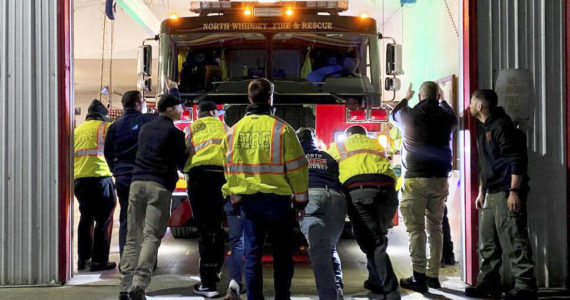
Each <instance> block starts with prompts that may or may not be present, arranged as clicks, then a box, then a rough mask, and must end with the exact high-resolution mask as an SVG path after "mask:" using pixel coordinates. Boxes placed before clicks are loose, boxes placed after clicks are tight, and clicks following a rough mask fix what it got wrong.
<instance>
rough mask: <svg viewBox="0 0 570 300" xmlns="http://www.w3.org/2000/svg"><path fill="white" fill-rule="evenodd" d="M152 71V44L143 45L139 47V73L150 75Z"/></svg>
mask: <svg viewBox="0 0 570 300" xmlns="http://www.w3.org/2000/svg"><path fill="white" fill-rule="evenodd" d="M151 73H152V46H151V45H142V46H139V47H138V66H137V74H138V75H144V76H150V75H151Z"/></svg>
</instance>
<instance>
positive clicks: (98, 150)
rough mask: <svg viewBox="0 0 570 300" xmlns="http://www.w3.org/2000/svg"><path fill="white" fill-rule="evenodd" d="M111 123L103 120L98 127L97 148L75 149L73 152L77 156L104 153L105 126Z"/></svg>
mask: <svg viewBox="0 0 570 300" xmlns="http://www.w3.org/2000/svg"><path fill="white" fill-rule="evenodd" d="M108 124H109V123H107V122H101V124H99V126H98V127H97V148H87V149H79V150H77V151H75V152H74V153H73V154H74V156H75V157H83V156H98V155H104V151H103V149H104V147H105V127H106V126H107V125H108Z"/></svg>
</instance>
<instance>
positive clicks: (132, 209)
mask: <svg viewBox="0 0 570 300" xmlns="http://www.w3.org/2000/svg"><path fill="white" fill-rule="evenodd" d="M157 107H158V111H159V113H160V116H159V117H158V118H156V119H155V120H154V121H151V122H149V123H147V124H145V125H144V126H143V128H142V129H141V132H140V134H139V142H138V149H137V157H136V160H135V167H134V169H133V175H132V183H131V187H130V191H129V213H128V215H127V222H128V224H129V225H128V232H127V241H126V243H125V249H123V256H122V257H121V274H122V275H123V278H122V279H121V282H120V285H119V299H121V300H123V299H125V300H126V299H130V300H142V299H145V289H146V288H147V287H148V285H149V284H150V280H151V274H152V269H153V266H154V264H155V261H156V254H157V253H158V247H159V246H160V241H161V239H162V237H163V236H164V233H165V232H166V227H167V225H168V221H169V219H170V199H171V197H172V191H174V188H175V186H176V182H177V181H178V172H177V170H178V169H180V170H182V169H183V168H184V164H185V163H186V159H187V157H188V156H187V155H188V154H187V151H186V144H185V142H184V133H183V132H182V131H180V130H179V129H178V128H176V127H175V126H174V123H173V122H174V121H176V120H180V117H181V114H182V106H181V101H180V99H179V98H178V97H176V96H174V95H169V94H167V95H163V96H162V97H161V98H160V100H159V101H158V104H157Z"/></svg>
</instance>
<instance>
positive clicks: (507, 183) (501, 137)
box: [477, 107, 528, 193]
mask: <svg viewBox="0 0 570 300" xmlns="http://www.w3.org/2000/svg"><path fill="white" fill-rule="evenodd" d="M477 154H478V157H479V176H480V178H481V180H482V183H483V188H484V189H485V190H487V192H489V193H498V192H503V191H507V190H508V189H509V188H510V187H511V175H519V176H521V177H523V182H522V184H521V189H526V188H527V183H528V176H527V169H528V155H527V148H526V136H525V135H524V133H523V132H522V131H521V130H519V129H517V128H516V126H515V124H514V123H513V121H512V120H511V118H510V117H509V116H508V115H507V114H506V113H505V110H504V109H503V108H502V107H498V108H497V110H496V111H495V112H494V113H493V114H492V115H491V116H490V117H489V118H488V119H487V120H486V121H485V123H484V124H481V123H479V126H478V134H477Z"/></svg>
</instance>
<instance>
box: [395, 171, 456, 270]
mask: <svg viewBox="0 0 570 300" xmlns="http://www.w3.org/2000/svg"><path fill="white" fill-rule="evenodd" d="M447 194H448V184H447V178H405V179H404V187H403V192H402V202H401V204H400V211H401V212H402V216H403V217H404V223H405V224H406V229H407V231H408V234H409V237H410V257H411V258H412V265H413V269H414V271H415V272H418V273H422V274H426V275H427V276H429V277H432V278H437V277H438V276H439V267H440V262H441V254H442V247H443V232H442V227H441V222H442V220H443V210H444V207H445V201H446V199H447ZM426 231H427V238H426ZM426 240H427V243H428V244H429V257H426Z"/></svg>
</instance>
